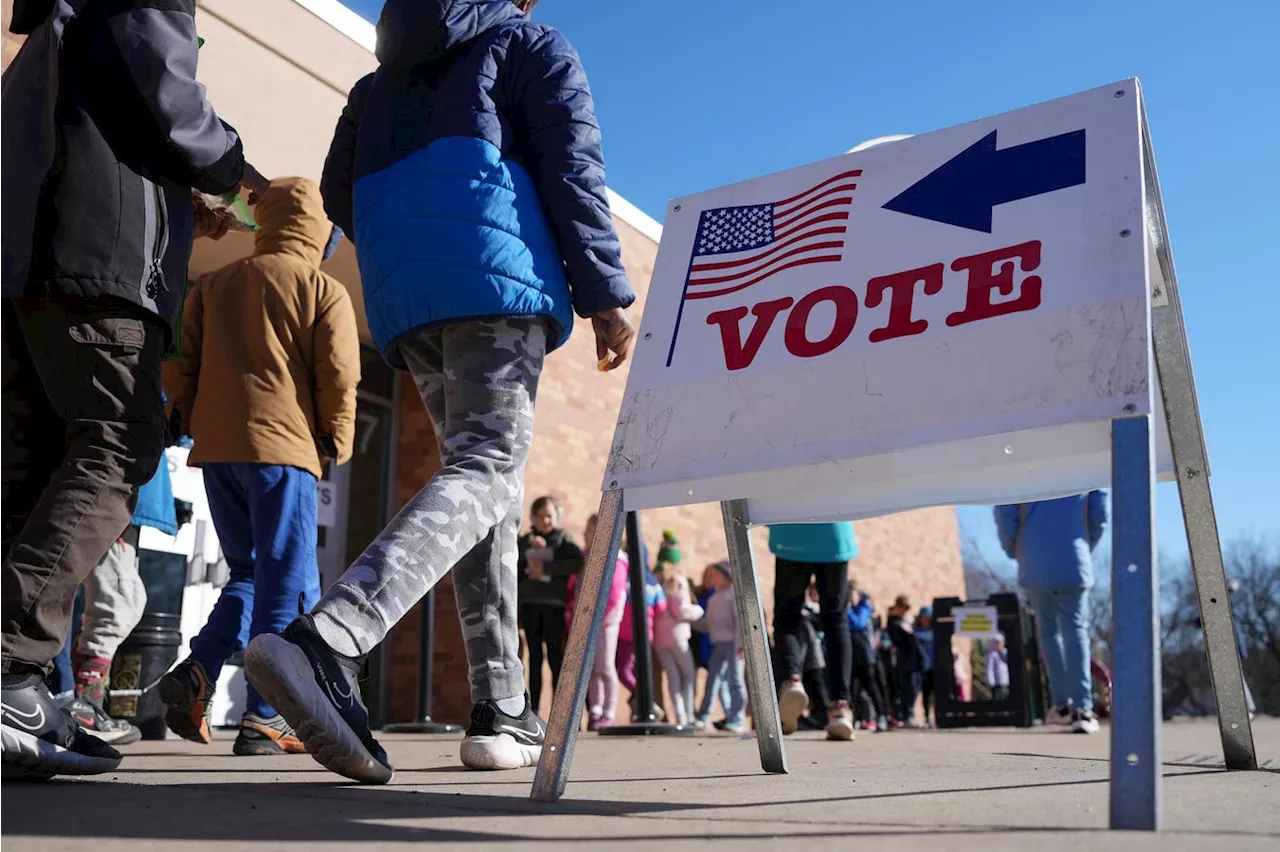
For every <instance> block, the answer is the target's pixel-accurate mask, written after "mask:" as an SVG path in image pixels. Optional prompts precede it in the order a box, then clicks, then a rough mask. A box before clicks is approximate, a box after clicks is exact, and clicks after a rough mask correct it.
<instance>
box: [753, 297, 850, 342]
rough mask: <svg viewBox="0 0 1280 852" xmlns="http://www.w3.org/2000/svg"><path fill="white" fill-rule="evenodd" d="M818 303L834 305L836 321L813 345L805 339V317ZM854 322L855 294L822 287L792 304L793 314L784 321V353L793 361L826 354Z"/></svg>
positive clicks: (843, 338) (807, 337) (806, 327)
mask: <svg viewBox="0 0 1280 852" xmlns="http://www.w3.org/2000/svg"><path fill="white" fill-rule="evenodd" d="M820 302H834V303H835V306H836V321H835V324H834V325H833V326H832V327H831V331H830V332H829V333H828V334H827V336H826V337H824V338H822V339H821V340H816V341H815V340H810V339H809V335H808V324H809V313H810V312H811V311H812V310H813V309H814V307H816V306H817V305H818V303H820ZM756 307H759V305H757V306H756ZM857 321H858V294H857V293H855V292H853V291H852V290H850V289H849V288H848V287H822V288H820V289H818V290H814V291H813V292H812V293H810V294H809V295H807V296H805V297H804V298H803V299H801V300H800V301H799V302H797V303H796V307H795V310H793V311H792V312H791V315H790V316H788V317H787V330H786V336H785V337H784V338H783V341H784V342H785V343H786V345H787V351H788V352H790V353H791V354H792V355H795V356H796V357H797V358H816V357H817V356H819V355H825V354H827V353H828V352H830V351H831V350H832V349H835V348H836V347H837V346H839V345H840V344H841V343H844V342H845V341H846V340H848V339H849V335H850V334H852V333H853V326H854V324H856V323H857Z"/></svg>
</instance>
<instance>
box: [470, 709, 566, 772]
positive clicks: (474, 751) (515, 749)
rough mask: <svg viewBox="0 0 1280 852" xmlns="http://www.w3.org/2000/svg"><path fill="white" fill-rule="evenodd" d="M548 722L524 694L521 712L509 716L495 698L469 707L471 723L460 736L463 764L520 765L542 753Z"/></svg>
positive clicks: (530, 762) (476, 766)
mask: <svg viewBox="0 0 1280 852" xmlns="http://www.w3.org/2000/svg"><path fill="white" fill-rule="evenodd" d="M546 737H547V726H546V725H544V724H543V723H542V720H541V719H539V718H538V714H537V713H534V712H533V708H532V707H530V706H529V696H527V695H526V696H525V698H524V712H523V713H521V714H520V715H519V716H508V715H507V714H506V713H503V712H502V710H501V709H499V708H498V702H496V701H481V702H480V703H479V704H477V705H476V706H475V707H473V708H472V709H471V727H469V728H467V736H466V737H465V738H464V739H463V740H462V765H463V766H466V767H467V768H469V769H522V768H524V767H526V766H533V765H534V764H536V763H537V762H538V758H540V757H541V756H542V743H543V741H544V740H545V739H546Z"/></svg>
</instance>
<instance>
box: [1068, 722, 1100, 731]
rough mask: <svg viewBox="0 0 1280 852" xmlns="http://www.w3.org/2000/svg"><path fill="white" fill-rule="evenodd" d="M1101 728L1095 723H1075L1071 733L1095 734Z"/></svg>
mask: <svg viewBox="0 0 1280 852" xmlns="http://www.w3.org/2000/svg"><path fill="white" fill-rule="evenodd" d="M1101 727H1102V726H1101V725H1099V724H1098V723H1097V722H1076V723H1075V724H1074V725H1072V726H1071V733H1073V734H1096V733H1098V730H1099V729H1100V728H1101Z"/></svg>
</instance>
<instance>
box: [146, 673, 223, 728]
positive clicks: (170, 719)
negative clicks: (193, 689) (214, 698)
mask: <svg viewBox="0 0 1280 852" xmlns="http://www.w3.org/2000/svg"><path fill="white" fill-rule="evenodd" d="M156 691H157V692H158V693H159V694H160V700H161V701H163V702H164V706H165V707H166V708H167V709H166V710H165V713H164V724H165V727H167V728H168V729H169V730H171V731H173V732H174V733H175V734H177V735H178V736H180V737H182V738H183V739H184V740H187V741H188V742H193V743H199V744H200V745H208V744H209V743H211V742H213V737H212V736H210V734H209V727H208V725H202V724H197V723H196V721H195V720H196V719H197V718H199V719H200V721H201V722H203V721H204V713H203V712H201V713H200V714H199V716H198V717H197V716H196V715H193V713H194V710H195V705H196V701H197V700H196V699H195V698H193V697H192V695H191V693H190V692H189V691H187V688H186V686H185V685H184V684H183V683H182V681H181V680H179V679H178V678H177V677H174V676H173V675H171V674H167V675H165V676H164V677H163V678H161V679H160V685H159V686H158V687H157V688H156Z"/></svg>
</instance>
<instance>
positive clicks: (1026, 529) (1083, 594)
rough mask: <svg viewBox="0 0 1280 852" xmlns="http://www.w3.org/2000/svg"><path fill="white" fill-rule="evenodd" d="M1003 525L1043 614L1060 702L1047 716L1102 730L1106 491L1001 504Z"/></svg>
mask: <svg viewBox="0 0 1280 852" xmlns="http://www.w3.org/2000/svg"><path fill="white" fill-rule="evenodd" d="M995 521H996V531H997V532H998V534H999V536H1000V544H1001V546H1002V547H1003V548H1004V552H1005V553H1006V554H1008V556H1009V558H1010V559H1014V560H1016V561H1017V563H1018V585H1019V586H1020V587H1021V588H1022V590H1023V592H1024V594H1025V595H1026V596H1027V598H1028V599H1030V601H1031V605H1032V607H1033V608H1034V609H1035V614H1036V638H1037V639H1038V641H1039V644H1040V653H1041V655H1042V656H1043V657H1044V662H1045V668H1046V669H1047V670H1048V674H1049V691H1050V693H1051V694H1052V700H1053V704H1054V707H1053V709H1052V710H1050V711H1049V714H1048V718H1047V719H1046V720H1045V721H1046V722H1047V723H1049V724H1065V725H1069V726H1070V727H1071V730H1072V731H1075V732H1076V733H1082V734H1092V733H1097V731H1098V729H1099V724H1098V717H1097V715H1096V714H1095V713H1094V710H1093V681H1092V676H1091V673H1090V670H1089V661H1090V658H1091V656H1092V654H1091V653H1090V643H1089V590H1090V589H1091V588H1093V556H1092V551H1093V549H1094V548H1095V547H1097V546H1098V542H1100V541H1101V540H1102V532H1103V529H1104V528H1105V527H1106V524H1107V502H1106V496H1105V495H1104V494H1103V493H1102V492H1101V491H1090V492H1088V493H1087V494H1077V495H1073V496H1070V497H1062V498H1059V499H1057V500H1043V501H1040V502H1037V503H1017V504H1010V505H1004V506H997V507H996V508H995Z"/></svg>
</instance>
